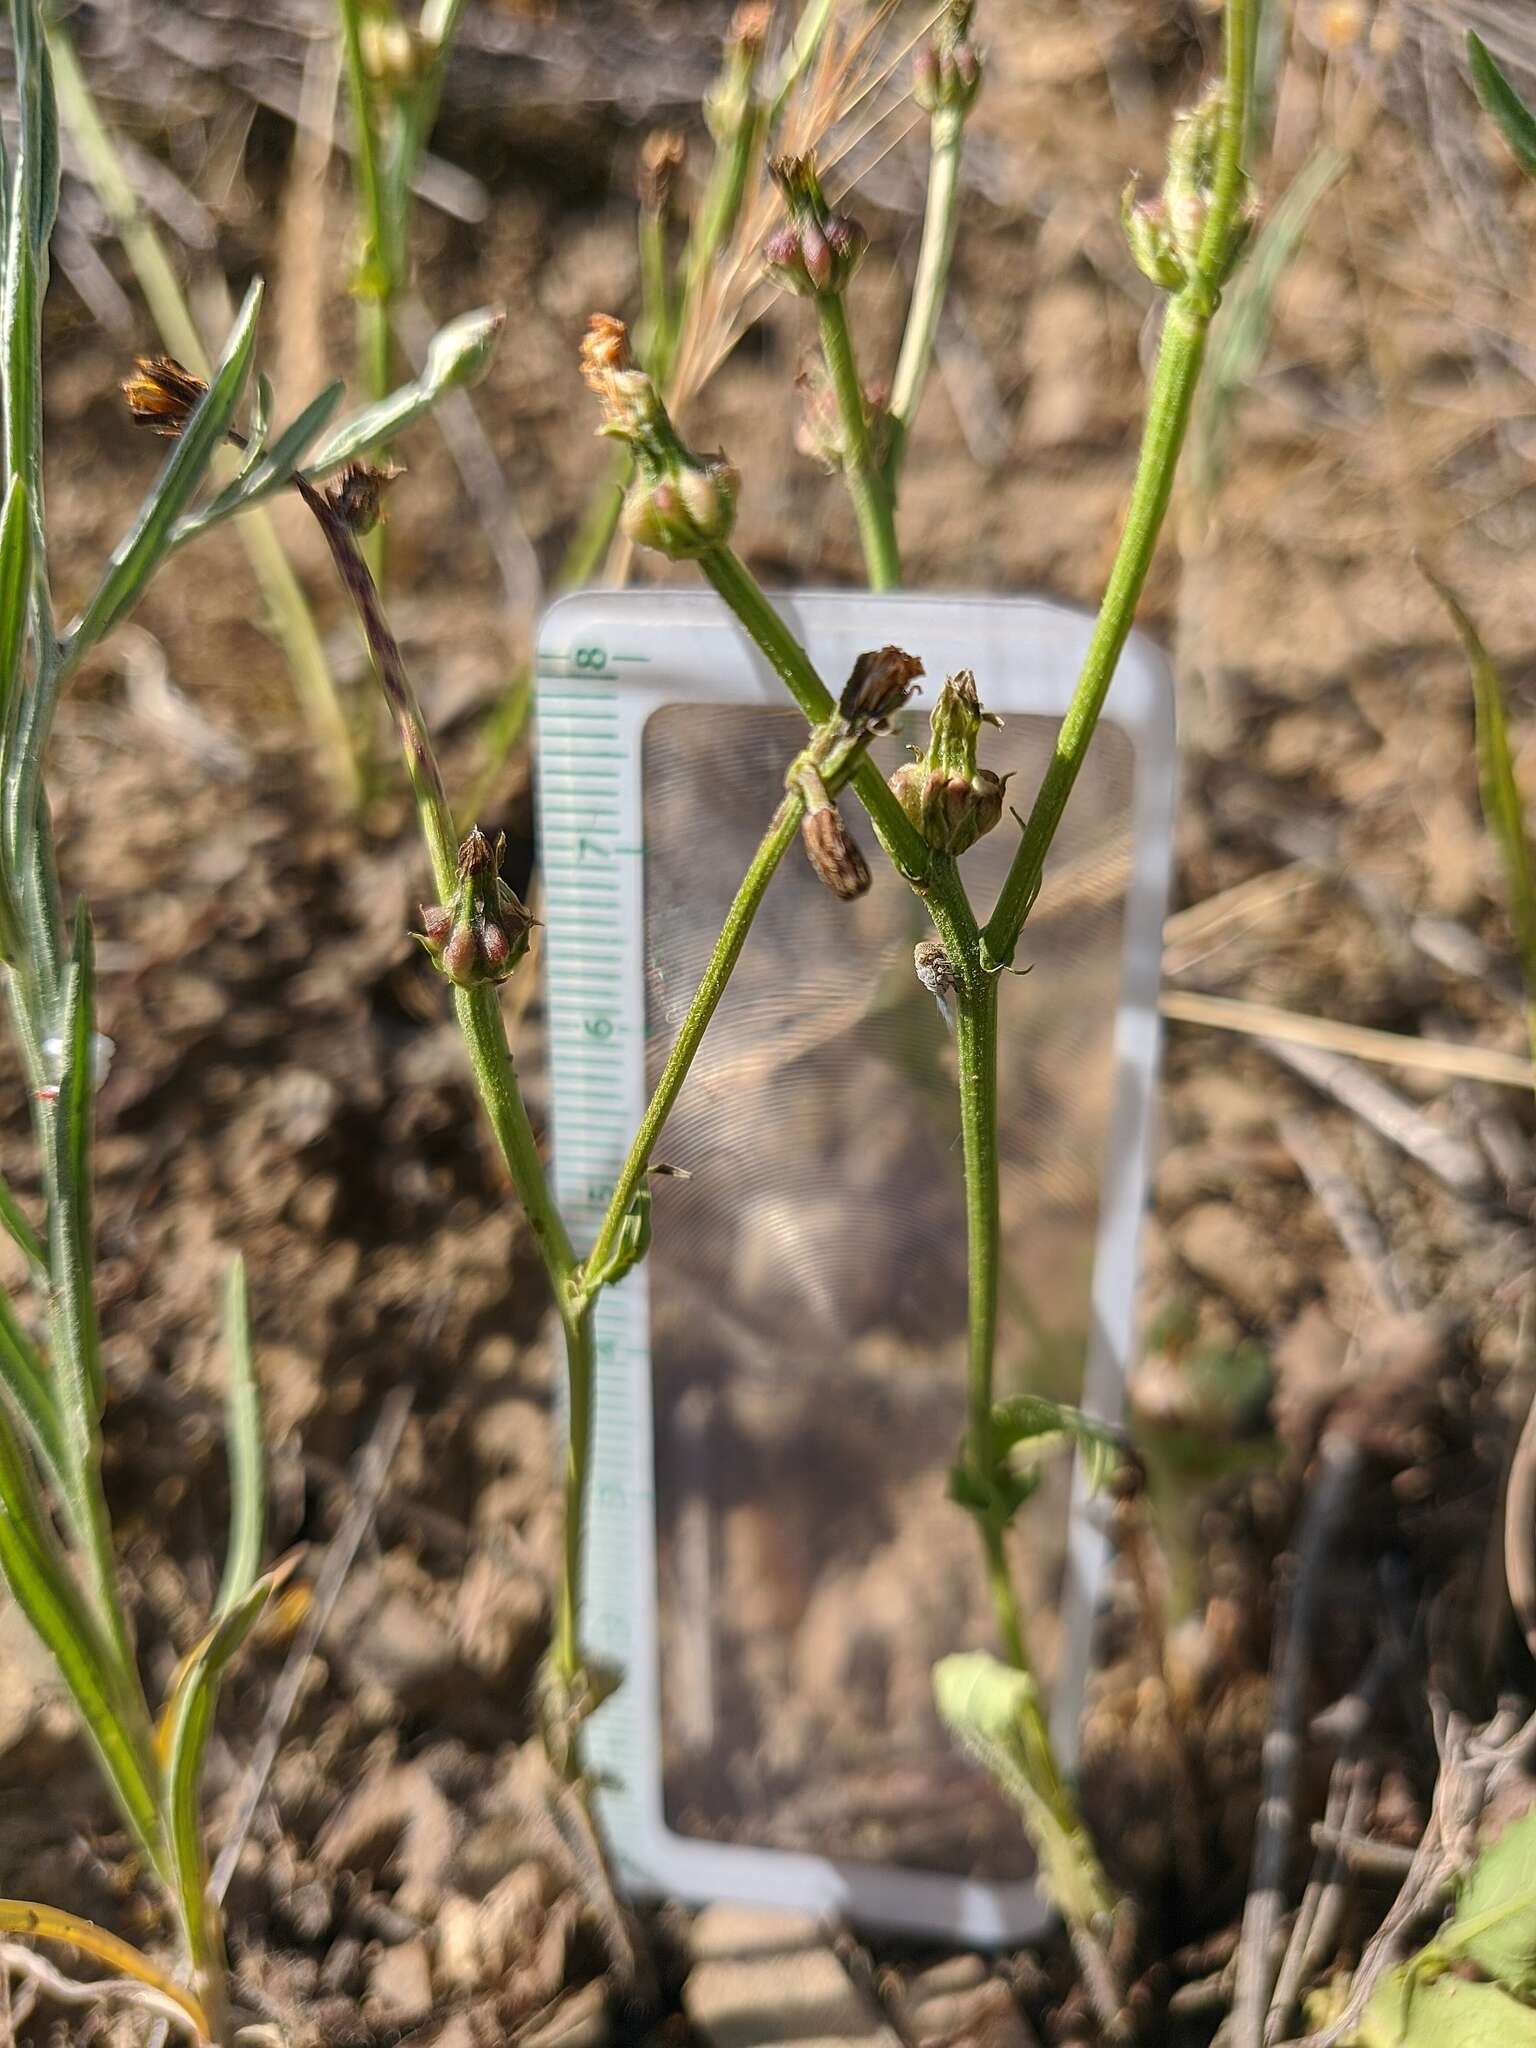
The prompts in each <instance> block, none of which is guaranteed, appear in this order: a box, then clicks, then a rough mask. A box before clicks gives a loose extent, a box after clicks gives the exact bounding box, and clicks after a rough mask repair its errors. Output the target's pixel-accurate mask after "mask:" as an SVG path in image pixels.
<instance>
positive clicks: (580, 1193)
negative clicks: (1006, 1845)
mask: <svg viewBox="0 0 1536 2048" xmlns="http://www.w3.org/2000/svg"><path fill="white" fill-rule="evenodd" d="M775 604H776V606H777V608H778V610H779V612H780V613H781V615H782V616H783V618H784V619H785V621H786V623H787V624H788V625H789V627H790V629H791V630H792V631H793V632H794V634H795V636H796V638H797V639H799V641H800V642H801V644H802V645H803V646H804V647H805V648H806V650H807V651H808V653H809V654H810V656H811V659H812V660H813V661H814V662H815V664H816V666H817V668H818V670H819V671H820V673H821V675H822V676H823V677H824V678H825V680H826V682H827V685H828V687H829V688H830V689H831V691H832V692H833V694H834V696H835V695H836V693H837V691H838V689H839V687H840V686H841V684H842V682H843V681H844V680H845V679H846V677H847V675H848V673H849V671H850V669H851V668H852V666H853V662H854V659H855V657H856V656H857V655H858V654H860V653H861V652H863V651H864V650H865V649H866V648H871V647H881V646H884V645H887V644H889V643H894V644H895V645H897V646H900V647H904V648H907V649H908V650H909V651H910V652H912V653H913V654H916V655H918V656H919V657H920V658H921V660H922V661H923V663H924V665H925V667H926V670H927V674H926V678H925V680H924V683H923V693H922V696H921V697H920V698H918V699H916V700H914V707H913V708H914V710H915V711H919V712H920V711H922V710H923V709H925V708H926V707H927V706H929V705H931V702H932V695H933V691H934V690H935V689H936V688H937V686H938V684H939V683H940V682H941V681H942V680H943V678H944V676H945V675H946V674H947V673H949V672H950V671H952V670H954V669H959V668H970V669H974V670H975V671H976V674H977V677H978V680H979V682H980V684H981V690H982V695H983V698H984V700H985V702H986V703H987V705H988V706H989V708H992V709H995V710H997V711H999V712H1001V713H1003V714H1004V715H1006V714H1008V713H1013V714H1014V715H1016V716H1021V715H1029V714H1038V715H1043V716H1047V717H1059V716H1060V714H1061V713H1062V712H1063V711H1065V709H1066V707H1067V703H1068V700H1069V698H1070V696H1071V693H1072V688H1073V685H1074V683H1075V681H1076V678H1077V674H1078V671H1079V668H1080V666H1081V662H1082V657H1083V653H1084V650H1085V648H1086V646H1087V642H1088V636H1089V632H1090V628H1091V621H1090V620H1089V619H1088V618H1087V617H1086V616H1084V615H1083V614H1082V613H1079V612H1076V611H1073V610H1070V609H1068V608H1066V607H1064V606H1061V605H1057V604H1052V603H1049V602H1046V601H1044V600H1040V599H1033V598H989V597H982V598H971V597H932V596H926V595H918V594H912V595H908V594H901V595H892V596H880V597H872V596H869V595H867V594H864V593H844V592H832V593H826V592H808V593H794V594H792V595H786V596H782V597H777V598H776V599H775ZM536 689H537V696H536V716H537V722H538V745H537V756H538V779H537V795H538V808H539V842H540V848H541V858H542V869H543V883H544V892H545V908H544V916H545V918H546V920H547V931H546V933H545V938H544V958H545V965H546V975H547V997H548V1024H549V1044H550V1062H551V1075H552V1083H553V1124H554V1178H555V1186H556V1190H557V1193H558V1198H559V1201H560V1204H561V1207H562V1209H563V1211H564V1214H565V1216H566V1218H567V1221H568V1223H569V1225H570V1229H571V1233H572V1236H573V1237H574V1239H575V1241H576V1243H577V1245H578V1248H581V1249H585V1247H586V1246H587V1245H588V1244H590V1243H591V1241H592V1239H593V1237H594V1235H595V1234H596V1230H597V1226H598V1223H599V1221H600V1219H601V1217H602V1214H603V1210H604V1207H605V1205H606V1203H607V1200H608V1196H609V1192H610V1190H611V1189H612V1187H613V1184H614V1182H615V1180H616V1178H617V1175H618V1171H619V1168H620V1166H621V1164H622V1162H623V1159H624V1156H625V1153H626V1151H627V1150H628V1146H629V1142H630V1139H631V1136H632V1134H633V1132H634V1131H635V1129H636V1127H637V1125H638V1124H639V1121H640V1118H641V1115H642V1112H643V1110H644V1107H645V1102H646V1057H645V1055H646V971H645V969H646V962H645V951H646V925H645V902H644V882H645V867H644V844H643V836H644V816H645V813H644V791H643V787H642V777H643V764H644V735H645V728H646V723H647V721H648V720H649V719H650V717H651V715H652V714H653V713H654V712H656V711H658V710H660V709H661V708H662V707H663V706H665V705H676V704H690V703H696V704H699V705H706V704H708V705H715V704H761V705H765V706H770V707H775V708H780V709H782V708H783V707H784V706H785V705H786V704H788V703H789V701H790V700H789V698H788V695H787V692H786V691H785V689H784V686H783V684H782V683H781V682H780V681H779V679H778V678H777V677H776V676H775V675H774V674H773V673H772V672H771V670H770V669H769V667H768V665H767V663H766V662H765V661H764V660H763V658H762V656H761V655H760V654H759V652H758V651H757V649H756V647H755V646H754V645H753V643H752V642H751V641H750V640H749V639H748V637H747V636H746V634H745V633H744V632H743V631H742V629H741V627H740V626H739V624H738V623H737V621H736V620H735V618H734V617H733V616H732V615H731V613H730V612H729V611H728V610H727V609H726V607H725V606H724V605H723V604H722V603H721V602H720V601H719V600H718V599H717V598H716V597H715V596H714V595H713V594H712V593H710V592H707V591H704V592H692V591H658V590H631V591H593V592H587V593H583V594H581V595H578V596H574V597H569V598H566V599H563V600H562V601H561V602H560V603H558V604H556V605H555V606H553V607H552V609H551V610H550V611H549V613H548V614H547V615H546V617H545V619H544V621H543V623H542V626H541V629H540V638H539V648H538V658H537V682H536ZM1106 719H1107V722H1109V723H1111V724H1113V725H1116V726H1118V727H1120V728H1121V730H1122V731H1123V732H1124V733H1125V734H1126V736H1127V737H1128V738H1129V740H1130V741H1131V743H1132V746H1133V749H1134V771H1133V781H1132V790H1133V797H1132V819H1131V872H1130V880H1129V884H1128V888H1127V894H1126V899H1125V909H1124V919H1123V926H1122V977H1121V992H1120V1006H1119V1011H1118V1014H1117V1018H1116V1023H1115V1085H1114V1100H1113V1103H1112V1105H1111V1112H1110V1120H1109V1130H1108V1142H1107V1145H1106V1148H1105V1159H1106V1163H1105V1171H1104V1179H1103V1183H1102V1187H1101V1191H1100V1207H1099V1228H1098V1239H1097V1246H1096V1253H1095V1260H1094V1272H1093V1289H1092V1324H1093V1337H1092V1340H1091V1342H1090V1346H1089V1353H1088V1359H1087V1367H1086V1378H1085V1386H1084V1395H1083V1399H1084V1403H1085V1405H1086V1406H1087V1407H1088V1408H1089V1409H1090V1410H1091V1411H1092V1412H1093V1413H1095V1414H1098V1415H1101V1416H1104V1417H1107V1418H1111V1419H1112V1418H1114V1417H1116V1416H1118V1414H1119V1412H1120V1409H1121V1406H1122V1399H1123V1390H1124V1382H1125V1371H1126V1362H1127V1358H1128V1356H1129V1352H1130V1346H1131V1338H1132V1315H1133V1307H1134V1291H1135V1273H1136V1244H1137V1234H1138V1229H1139V1225H1140V1220H1141V1213H1142V1208H1143V1204H1144V1200H1145V1194H1146V1183H1147V1154H1148V1142H1149V1134H1150V1124H1151V1105H1152V1096H1153V1081H1154V1077H1155V1072H1156V1067H1157V1059H1158V1050H1159V1027H1158V1011H1157V997H1158V984H1159V972H1160V963H1161V956H1162V924H1163V916H1164V911H1165V907H1166V903H1167V895H1168V881H1169V871H1170V866H1171V860H1172V827H1173V804H1174V788H1175V777H1176V755H1175V743H1174V722H1173V686H1172V679H1171V676H1170V675H1169V672H1168V669H1167V666H1166V664H1165V662H1164V661H1163V659H1162V656H1161V655H1160V654H1159V653H1158V651H1157V650H1156V648H1154V647H1153V646H1152V645H1151V643H1150V642H1148V641H1146V640H1144V639H1142V638H1141V637H1140V636H1139V635H1133V636H1132V638H1131V640H1130V642H1129V644H1128V645H1127V647H1126V649H1125V652H1124V654H1123V655H1122V656H1121V660H1120V666H1119V671H1118V673H1117V675H1116V677H1115V682H1114V688H1113V690H1112V692H1111V695H1110V700H1109V708H1108V710H1107V712H1106ZM1000 829H1002V830H1008V829H1011V828H1010V827H1009V826H1008V825H1007V824H1006V823H1005V824H1004V826H1003V827H1001V828H1000ZM1047 886H1048V884H1047ZM748 943H749V944H750V940H749V941H748ZM647 1273H648V1268H647V1267H646V1265H645V1264H644V1263H642V1264H641V1265H640V1266H639V1267H637V1268H636V1269H635V1271H634V1272H633V1273H632V1274H631V1275H630V1276H629V1277H628V1278H627V1279H626V1280H625V1281H624V1282H623V1283H622V1284H621V1285H620V1286H618V1287H613V1288H609V1289H607V1290H605V1291H604V1293H603V1294H602V1296H601V1297H600V1299H599V1302H598V1306H597V1309H596V1322H595V1338H596V1353H597V1364H596V1377H597V1394H596V1420H595V1429H594V1438H593V1448H592V1478H591V1496H590V1507H589V1533H588V1542H587V1563H586V1585H585V1591H584V1599H583V1617H584V1636H585V1641H586V1643H587V1645H588V1646H589V1648H590V1650H591V1651H592V1653H593V1654H594V1655H595V1656H597V1657H599V1658H601V1659H604V1660H605V1661H608V1662H611V1663H613V1664H615V1665H617V1666H618V1667H619V1668H620V1669H622V1671H623V1673H624V1683H623V1685H622V1686H621V1687H620V1689H619V1691H618V1692H617V1693H616V1694H615V1695H614V1696H613V1698H612V1699H610V1700H609V1701H607V1702H606V1703H605V1704H604V1705H603V1706H602V1707H601V1708H600V1709H599V1710H598V1712H597V1713H596V1715H595V1716H594V1717H593V1719H592V1721H591V1723H590V1724H589V1727H588V1731H587V1758H588V1763H589V1767H590V1768H591V1769H592V1770H593V1771H594V1772H595V1773H596V1774H597V1775H598V1776H599V1778H600V1779H602V1780H605V1781H607V1783H608V1785H609V1787H610V1789H607V1790H604V1791H603V1793H602V1794H601V1803H602V1816H603V1820H604V1823H605V1825H606V1827H607V1830H608V1834H609V1839H610V1841H611V1842H612V1845H613V1848H614V1850H615V1853H616V1855H617V1858H618V1861H619V1866H620V1871H621V1874H622V1876H623V1878H624V1881H625V1882H626V1883H627V1884H628V1885H629V1886H630V1887H631V1889H632V1890H634V1891H636V1892H638V1893H664V1894H668V1895H671V1896H675V1897H678V1898H682V1899H686V1900H693V1901H707V1900H714V1899H733V1900H738V1901H742V1902H745V1903H755V1904H762V1905H769V1906H772V1905H783V1906H792V1907H797V1908H800V1909H802V1910H806V1911H811V1912H836V1913H841V1914H845V1915H847V1917H848V1918H850V1919H851V1920H853V1921H854V1922H855V1923H861V1924H865V1925H871V1926H886V1927H895V1928H902V1929H906V1930H909V1931H913V1932H921V1933H927V1934H932V1935H936V1936H945V1937H951V1938H954V1939H957V1940H963V1941H966V1942H970V1943H973V1944H977V1945H982V1946H988V1945H994V1944H998V1943H1002V1942H1015V1941H1022V1940H1027V1939H1030V1938H1031V1937H1032V1936H1033V1935H1034V1934H1035V1933H1037V1932H1038V1931H1040V1930H1041V1929H1043V1928H1044V1927H1045V1926H1046V1925H1047V1924H1048V1923H1049V1921H1050V1919H1051V1918H1052V1915H1051V1911H1050V1909H1049V1907H1048V1906H1047V1905H1046V1904H1045V1903H1044V1901H1043V1900H1042V1899H1041V1897H1040V1894H1039V1892H1038V1890H1037V1889H1036V1887H1035V1885H1034V1884H1033V1883H1032V1882H1030V1881H1028V1880H1025V1881H1021V1882H1014V1883H1008V1884H990V1883H985V1882H982V1881H980V1880H974V1879H966V1878H959V1877H954V1876H948V1875H942V1874H938V1873H928V1872H923V1871H918V1870H912V1869H900V1868H893V1867H887V1866H882V1865H877V1864H873V1863H867V1862H853V1861H844V1860H840V1859H832V1858H828V1857H822V1856H813V1855H804V1854H797V1853H791V1852H788V1851H783V1850H777V1849H766V1848H760V1847H755V1846H738V1845H732V1844H726V1843H718V1842H712V1841H703V1840H695V1839H690V1838H688V1837H686V1836H684V1835H681V1834H678V1833H677V1832H675V1831H674V1830H673V1829H671V1828H669V1827H668V1825H667V1822H666V1818H665V1813H664V1809H663V1793H662V1747H661V1716H660V1700H659V1684H658V1672H657V1657H658V1640H657V1581H656V1520H655V1478H654V1437H653V1417H652V1369H651V1346H650V1302H649V1296H648V1285H647ZM1104 1562H1105V1541H1104V1537H1103V1535H1102V1533H1101V1531H1100V1530H1099V1528H1098V1527H1097V1526H1096V1523H1095V1521H1094V1519H1093V1517H1092V1516H1091V1515H1090V1514H1089V1513H1088V1512H1086V1511H1085V1502H1084V1498H1083V1495H1082V1491H1081V1488H1080V1487H1079V1488H1076V1489H1074V1499H1073V1507H1072V1511H1071V1518H1070V1523H1069V1529H1068V1537H1067V1550H1066V1570H1065V1577H1064V1582H1063V1593H1062V1620H1063V1630H1062V1638H1063V1644H1064V1649H1063V1655H1062V1659H1061V1668H1060V1670H1059V1671H1058V1674H1057V1677H1056V1681H1055V1685H1054V1696H1053V1706H1052V1718H1053V1726H1054V1732H1055V1734H1056V1738H1057V1740H1058V1742H1059V1744H1060V1745H1061V1748H1062V1751H1063V1754H1064V1755H1065V1756H1066V1757H1067V1758H1068V1759H1070V1758H1071V1756H1072V1755H1073V1754H1074V1753H1075V1748H1076V1733H1077V1723H1078V1719H1079V1715H1080V1712H1081V1706H1082V1695H1083V1686H1084V1681H1085V1678H1086V1672H1087V1666H1088V1660H1089V1656H1090V1652H1091V1648H1092V1630H1093V1622H1094V1611H1095V1606H1096V1602H1097V1596H1098V1591H1099V1582H1100V1578H1101V1575H1102V1572H1103V1568H1104Z"/></svg>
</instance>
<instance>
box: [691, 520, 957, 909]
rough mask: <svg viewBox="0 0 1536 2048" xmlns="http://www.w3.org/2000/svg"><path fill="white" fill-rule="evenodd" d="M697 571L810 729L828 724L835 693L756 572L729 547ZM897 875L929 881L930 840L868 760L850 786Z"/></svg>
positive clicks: (710, 556)
mask: <svg viewBox="0 0 1536 2048" xmlns="http://www.w3.org/2000/svg"><path fill="white" fill-rule="evenodd" d="M699 567H700V568H701V569H702V570H703V572H704V574H705V575H706V576H707V577H708V578H709V581H710V582H711V583H712V584H713V585H714V587H715V589H716V590H717V591H718V592H719V593H720V595H721V597H723V598H724V599H725V602H726V603H727V604H728V605H729V606H730V608H731V610H732V611H733V612H734V613H735V614H736V617H737V618H738V619H739V620H740V621H741V623H742V625H743V626H744V627H745V628H746V630H747V632H748V634H749V635H750V636H751V638H752V639H753V640H755V641H756V642H757V645H758V647H759V648H760V649H761V650H762V652H763V654H764V655H765V656H766V657H767V661H768V665H769V667H770V668H772V670H773V672H774V674H775V675H776V676H778V678H779V680H780V681H781V682H782V683H783V684H784V685H785V686H786V687H787V689H788V690H789V693H790V695H791V696H792V697H793V698H794V700H795V702H796V703H797V704H798V705H799V706H800V709H801V710H802V711H803V712H804V713H805V715H806V718H807V719H808V720H809V721H810V723H811V724H812V725H824V724H825V723H826V721H827V720H828V719H829V718H830V717H831V716H832V713H833V711H834V710H835V709H836V706H835V705H834V703H833V701H832V693H831V691H830V690H828V688H827V686H826V684H825V683H824V682H823V681H822V680H821V677H820V676H819V675H818V674H817V673H816V670H815V668H814V667H813V666H812V664H811V661H810V658H809V656H808V655H807V654H806V652H805V649H804V648H803V647H802V646H801V645H800V643H799V641H798V640H797V639H796V638H795V636H794V634H793V633H791V632H790V630H789V628H788V627H787V626H786V625H785V623H784V621H783V620H782V619H781V618H780V617H779V615H778V613H777V612H776V611H775V610H774V608H773V606H772V604H770V603H769V601H768V598H767V597H766V596H765V594H764V592H763V590H762V589H761V587H760V586H759V584H758V582H757V580H756V578H755V577H754V576H753V575H752V572H751V571H750V570H749V569H748V568H747V566H746V564H745V563H744V562H743V561H742V560H741V558H740V556H739V555H737V554H736V553H735V552H734V551H733V550H732V549H731V548H728V547H719V548H711V549H710V550H709V551H708V553H706V554H704V555H702V556H701V557H700V558H699ZM850 786H851V787H852V789H853V790H854V792H855V794H856V795H857V797H858V799H859V801H860V803H862V804H863V806H864V808H865V810H866V811H868V813H869V816H870V820H871V822H872V824H873V825H874V828H875V831H876V833H877V835H878V837H879V840H880V844H881V845H882V846H883V847H884V848H885V851H886V853H887V854H888V855H889V857H890V859H891V860H892V861H893V862H894V863H895V866H896V868H897V870H898V872H899V873H901V874H902V875H904V876H905V877H906V879H907V880H908V881H909V882H911V883H912V884H913V885H914V887H920V886H921V885H922V884H923V883H924V881H925V880H926V879H927V876H928V871H929V865H930V862H931V859H932V856H931V854H930V853H929V851H928V847H927V844H926V842H925V841H924V839H923V836H922V834H921V833H920V832H919V831H918V829H917V827H916V826H915V825H914V824H913V823H912V822H911V820H910V819H909V818H908V817H907V814H906V812H905V811H904V810H903V809H902V808H901V805H900V804H899V803H898V802H897V801H896V798H895V796H894V795H893V794H892V792H891V790H890V789H889V787H888V786H887V784H886V780H885V777H884V776H883V775H882V774H881V773H880V770H879V769H878V768H877V767H876V765H875V763H874V762H873V761H871V760H870V759H869V758H868V757H867V756H866V757H865V759H864V760H862V761H861V762H860V763H859V765H858V767H857V769H856V770H855V771H854V775H853V779H852V783H851V785H850Z"/></svg>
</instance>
